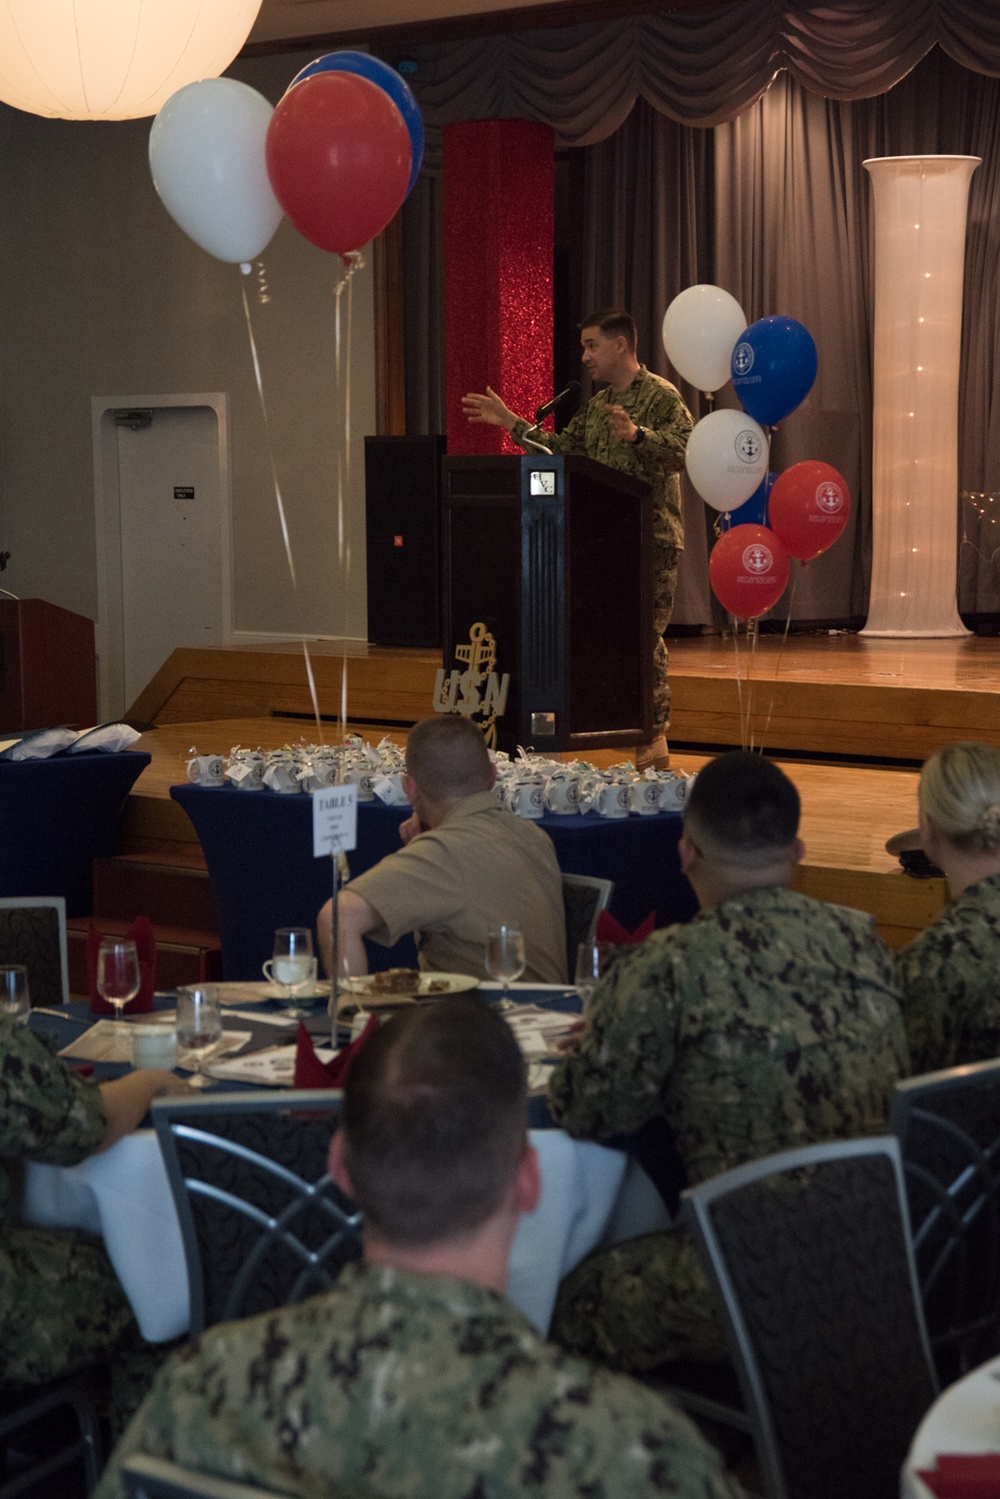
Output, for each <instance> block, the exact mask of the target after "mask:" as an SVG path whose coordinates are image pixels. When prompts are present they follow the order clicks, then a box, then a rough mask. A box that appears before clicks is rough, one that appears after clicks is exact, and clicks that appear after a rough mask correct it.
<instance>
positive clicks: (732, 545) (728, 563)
mask: <svg viewBox="0 0 1000 1499" xmlns="http://www.w3.org/2000/svg"><path fill="white" fill-rule="evenodd" d="M708 579H709V582H710V583H711V585H712V592H713V593H714V594H715V597H716V598H717V599H718V601H719V603H720V604H721V605H722V607H723V609H728V611H729V613H730V614H735V615H736V618H737V619H756V618H757V617H758V616H759V615H761V614H766V613H767V611H768V610H769V609H773V608H774V606H775V604H776V603H777V602H778V600H779V599H780V598H781V595H782V594H783V593H784V591H785V584H786V583H787V582H788V553H787V552H786V550H785V545H784V542H782V541H781V539H780V537H778V536H775V534H774V532H773V531H769V530H768V529H767V527H766V526H733V528H732V530H731V531H727V532H726V533H725V535H724V536H720V537H719V539H718V541H717V542H716V543H715V546H714V547H713V548H712V555H711V557H710V558H709V559H708Z"/></svg>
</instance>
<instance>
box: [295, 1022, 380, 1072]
mask: <svg viewBox="0 0 1000 1499" xmlns="http://www.w3.org/2000/svg"><path fill="white" fill-rule="evenodd" d="M378 1023H379V1022H378V1016H377V1015H372V1016H370V1017H369V1020H368V1024H367V1025H366V1026H365V1028H364V1030H363V1031H362V1032H361V1035H360V1036H359V1037H358V1039H357V1040H356V1041H351V1042H350V1043H349V1044H348V1045H347V1046H342V1047H341V1049H340V1051H338V1053H337V1055H336V1056H335V1057H334V1058H333V1060H332V1061H330V1062H321V1061H320V1060H319V1058H318V1057H317V1055H316V1052H315V1049H314V1047H313V1040H312V1036H310V1034H309V1032H308V1031H307V1030H306V1028H305V1026H304V1025H303V1024H302V1021H301V1020H300V1021H299V1028H298V1031H297V1032H296V1036H295V1087H296V1088H342V1087H343V1086H344V1081H345V1079H346V1077H347V1074H348V1073H349V1072H350V1070H351V1064H352V1063H353V1061H354V1058H355V1057H356V1056H357V1054H358V1052H359V1051H360V1050H361V1048H362V1046H364V1044H365V1042H366V1041H367V1040H368V1037H369V1036H370V1035H371V1034H372V1032H373V1031H377V1030H378Z"/></svg>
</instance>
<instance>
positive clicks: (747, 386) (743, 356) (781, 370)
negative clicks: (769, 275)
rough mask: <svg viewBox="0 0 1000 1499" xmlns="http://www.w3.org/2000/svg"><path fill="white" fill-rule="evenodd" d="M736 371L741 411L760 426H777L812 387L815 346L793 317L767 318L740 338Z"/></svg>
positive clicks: (736, 351) (814, 369) (807, 332)
mask: <svg viewBox="0 0 1000 1499" xmlns="http://www.w3.org/2000/svg"><path fill="white" fill-rule="evenodd" d="M732 370H733V389H734V390H735V391H736V394H737V395H738V396H739V398H740V401H741V402H742V405H743V410H744V411H745V412H746V413H747V415H748V416H752V417H753V419H754V421H755V422H760V424H761V426H762V427H773V426H775V425H776V424H777V423H778V422H781V421H784V419H785V417H786V416H788V414H789V412H792V411H794V410H795V408H796V406H798V405H800V404H801V402H802V401H804V400H805V398H806V396H807V395H808V394H809V392H810V391H811V390H812V388H813V381H814V380H815V379H816V345H815V344H814V343H813V341H812V335H811V334H810V333H809V331H808V329H806V328H803V326H802V324H801V323H797V322H796V321H795V319H794V318H790V317H763V318H761V319H760V320H759V322H756V323H751V324H750V326H749V328H747V330H746V332H745V333H743V334H742V336H741V337H740V338H739V339H738V340H737V343H736V347H735V349H734V350H733V363H732Z"/></svg>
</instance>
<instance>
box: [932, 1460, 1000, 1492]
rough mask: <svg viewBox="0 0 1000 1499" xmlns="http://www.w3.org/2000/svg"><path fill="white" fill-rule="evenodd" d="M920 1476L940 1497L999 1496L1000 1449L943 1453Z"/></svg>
mask: <svg viewBox="0 0 1000 1499" xmlns="http://www.w3.org/2000/svg"><path fill="white" fill-rule="evenodd" d="M917 1476H918V1477H919V1478H921V1479H922V1480H923V1482H924V1483H925V1484H926V1485H927V1487H928V1488H929V1489H930V1490H931V1492H932V1493H933V1494H936V1495H937V1499H997V1496H998V1495H1000V1452H962V1453H941V1454H940V1455H939V1456H938V1457H936V1458H935V1460H934V1467H933V1468H922V1469H920V1470H919V1472H918V1475H917Z"/></svg>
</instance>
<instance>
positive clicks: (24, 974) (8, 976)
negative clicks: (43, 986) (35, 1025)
mask: <svg viewBox="0 0 1000 1499" xmlns="http://www.w3.org/2000/svg"><path fill="white" fill-rule="evenodd" d="M30 1013H31V996H30V994H29V992H28V970H27V968H25V966H24V964H23V963H2V964H0V1014H3V1015H9V1016H10V1017H11V1019H12V1020H19V1021H20V1022H21V1024H22V1025H27V1023H28V1016H29V1014H30Z"/></svg>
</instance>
